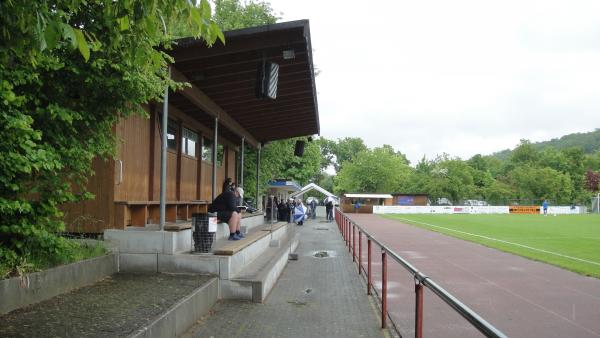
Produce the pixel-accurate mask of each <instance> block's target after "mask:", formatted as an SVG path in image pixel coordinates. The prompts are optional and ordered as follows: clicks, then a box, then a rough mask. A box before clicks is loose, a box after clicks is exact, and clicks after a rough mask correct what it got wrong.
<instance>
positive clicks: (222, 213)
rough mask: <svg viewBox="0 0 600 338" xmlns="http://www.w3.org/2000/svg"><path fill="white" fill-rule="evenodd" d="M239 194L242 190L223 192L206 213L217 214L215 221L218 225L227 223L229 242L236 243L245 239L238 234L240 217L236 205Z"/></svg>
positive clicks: (242, 235)
mask: <svg viewBox="0 0 600 338" xmlns="http://www.w3.org/2000/svg"><path fill="white" fill-rule="evenodd" d="M240 193H243V190H242V188H237V189H235V190H234V191H224V192H222V193H221V194H220V195H219V196H217V198H215V200H214V201H213V202H212V203H211V204H210V206H209V207H208V212H216V213H217V221H218V222H219V223H227V224H228V225H229V240H230V241H237V240H240V239H242V238H244V237H245V236H244V234H242V233H241V232H240V223H241V220H242V216H241V214H240V212H239V211H238V205H237V201H238V197H240Z"/></svg>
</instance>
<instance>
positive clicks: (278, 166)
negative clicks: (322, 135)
mask: <svg viewBox="0 0 600 338" xmlns="http://www.w3.org/2000/svg"><path fill="white" fill-rule="evenodd" d="M297 140H302V141H305V142H306V143H305V147H304V155H303V156H302V157H298V156H294V146H295V143H296V141H297ZM260 164H261V166H260V182H259V184H260V189H261V190H260V192H261V193H264V191H265V189H266V187H267V182H268V181H269V180H273V179H277V178H285V179H291V180H294V181H296V182H298V183H299V184H301V185H305V184H307V183H309V182H311V181H312V180H313V178H314V177H316V176H317V174H318V173H319V172H320V170H321V151H320V148H319V145H318V144H317V143H316V142H308V141H307V139H306V137H301V138H292V139H287V140H280V141H275V142H271V143H268V144H267V145H265V146H264V148H262V150H261V162H260ZM244 167H245V169H244V190H245V192H246V195H247V196H255V194H256V150H254V149H249V150H248V152H247V157H246V160H245V161H244Z"/></svg>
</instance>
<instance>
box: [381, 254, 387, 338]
mask: <svg viewBox="0 0 600 338" xmlns="http://www.w3.org/2000/svg"><path fill="white" fill-rule="evenodd" d="M386 317H387V254H386V252H385V250H382V251H381V328H382V329H385V320H386Z"/></svg>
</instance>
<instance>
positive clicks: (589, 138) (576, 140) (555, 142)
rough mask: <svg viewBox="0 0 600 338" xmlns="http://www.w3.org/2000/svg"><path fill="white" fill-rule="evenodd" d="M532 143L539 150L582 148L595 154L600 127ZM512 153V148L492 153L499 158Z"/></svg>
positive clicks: (599, 137) (598, 146)
mask: <svg viewBox="0 0 600 338" xmlns="http://www.w3.org/2000/svg"><path fill="white" fill-rule="evenodd" d="M532 145H533V147H534V148H535V149H537V150H544V149H547V148H554V149H567V148H581V149H582V150H583V152H584V153H586V154H593V153H594V152H596V151H597V150H598V149H600V128H596V129H595V130H594V131H591V132H589V133H574V134H568V135H565V136H562V137H560V138H553V139H551V140H550V141H543V142H536V143H532ZM511 153H512V150H510V149H505V150H502V151H499V152H496V153H494V154H492V156H494V157H497V158H499V159H507V158H509V157H510V154H511Z"/></svg>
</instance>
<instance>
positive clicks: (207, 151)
mask: <svg viewBox="0 0 600 338" xmlns="http://www.w3.org/2000/svg"><path fill="white" fill-rule="evenodd" d="M202 139H203V140H204V144H203V145H202V161H205V162H208V163H212V144H213V141H212V140H209V139H207V138H205V137H203V138H202ZM224 152H225V150H224V148H223V145H221V144H218V145H217V166H218V167H220V166H222V165H223V155H224Z"/></svg>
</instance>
